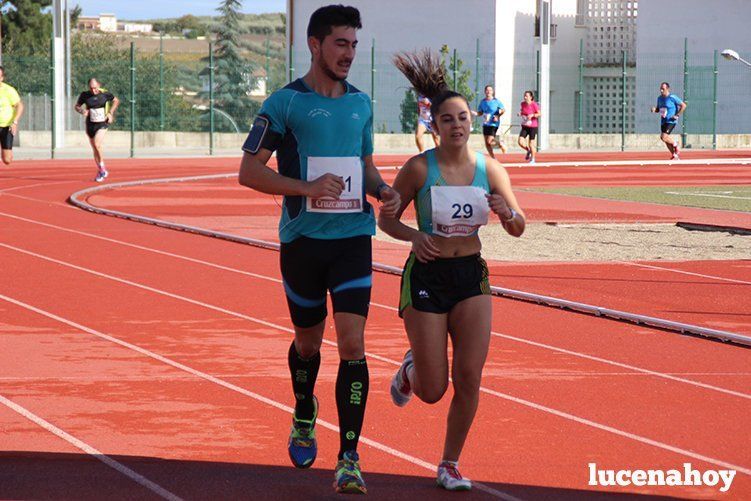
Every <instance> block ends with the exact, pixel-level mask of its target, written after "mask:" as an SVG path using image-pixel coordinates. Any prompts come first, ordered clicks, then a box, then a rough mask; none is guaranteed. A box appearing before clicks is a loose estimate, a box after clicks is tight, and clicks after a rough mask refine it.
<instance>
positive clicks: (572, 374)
mask: <svg viewBox="0 0 751 501" xmlns="http://www.w3.org/2000/svg"><path fill="white" fill-rule="evenodd" d="M214 375H215V376H216V377H218V378H222V379H251V378H253V377H255V376H256V374H254V373H251V372H247V373H218V374H214ZM494 375H495V376H502V377H504V378H507V379H509V378H520V379H527V380H535V379H537V380H543V379H550V378H566V379H576V380H581V379H591V378H603V377H618V378H624V379H633V378H642V377H646V376H649V374H639V373H637V372H633V371H629V372H589V371H587V372H576V371H544V372H543V371H537V372H530V371H528V370H521V369H520V370H516V371H514V370H503V371H498V370H496V371H495V374H494ZM670 375H673V376H716V377H726V376H735V377H751V372H672V373H670ZM189 380H191V376H182V375H176V376H175V375H170V376H166V375H150V376H137V375H120V376H117V377H115V376H101V377H95V376H0V382H4V383H55V382H59V381H76V382H82V383H95V382H98V381H104V382H109V381H122V382H127V381H136V382H143V381H152V382H157V381H189Z"/></svg>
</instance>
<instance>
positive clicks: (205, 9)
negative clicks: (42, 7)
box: [68, 0, 287, 20]
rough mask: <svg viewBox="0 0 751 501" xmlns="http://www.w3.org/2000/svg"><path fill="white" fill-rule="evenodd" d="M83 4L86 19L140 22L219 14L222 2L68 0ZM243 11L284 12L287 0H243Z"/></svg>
mask: <svg viewBox="0 0 751 501" xmlns="http://www.w3.org/2000/svg"><path fill="white" fill-rule="evenodd" d="M76 4H77V5H80V6H81V8H82V9H83V15H84V16H97V15H99V14H102V13H107V14H115V16H116V17H117V18H118V19H127V20H138V19H157V18H165V17H180V16H183V15H185V14H193V15H194V16H214V15H217V12H216V8H217V7H218V6H219V0H157V1H155V0H68V5H69V6H70V7H71V8H72V7H73V6H74V5H76ZM242 4H243V7H242V12H244V13H246V14H261V13H264V12H284V11H285V10H286V8H287V1H286V0H243V1H242Z"/></svg>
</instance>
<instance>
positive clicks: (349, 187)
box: [305, 157, 363, 214]
mask: <svg viewBox="0 0 751 501" xmlns="http://www.w3.org/2000/svg"><path fill="white" fill-rule="evenodd" d="M362 172H363V169H362V160H361V159H360V157H308V178H307V180H308V181H315V180H316V179H318V178H319V177H321V176H323V175H324V174H334V175H335V176H339V177H341V178H342V179H343V180H344V190H343V191H342V193H341V195H339V198H338V199H334V198H331V197H324V198H310V197H306V199H305V200H306V201H305V204H306V205H305V207H306V210H307V211H308V212H324V213H329V214H333V213H347V212H362V209H363V200H362V186H363V184H362Z"/></svg>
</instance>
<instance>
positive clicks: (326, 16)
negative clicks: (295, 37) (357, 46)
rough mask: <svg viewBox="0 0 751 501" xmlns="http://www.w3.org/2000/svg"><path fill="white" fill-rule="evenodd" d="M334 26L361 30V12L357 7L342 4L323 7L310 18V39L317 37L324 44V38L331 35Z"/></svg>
mask: <svg viewBox="0 0 751 501" xmlns="http://www.w3.org/2000/svg"><path fill="white" fill-rule="evenodd" d="M334 26H349V27H350V28H354V29H356V30H359V29H361V28H362V23H361V22H360V11H359V10H357V9H356V8H355V7H350V6H345V5H341V4H339V5H326V6H325V7H321V8H320V9H318V10H316V11H315V12H314V13H313V15H312V16H310V21H309V22H308V38H310V37H316V38H317V39H318V40H320V41H321V42H323V39H324V38H326V37H327V36H328V35H331V32H332V31H333V27H334Z"/></svg>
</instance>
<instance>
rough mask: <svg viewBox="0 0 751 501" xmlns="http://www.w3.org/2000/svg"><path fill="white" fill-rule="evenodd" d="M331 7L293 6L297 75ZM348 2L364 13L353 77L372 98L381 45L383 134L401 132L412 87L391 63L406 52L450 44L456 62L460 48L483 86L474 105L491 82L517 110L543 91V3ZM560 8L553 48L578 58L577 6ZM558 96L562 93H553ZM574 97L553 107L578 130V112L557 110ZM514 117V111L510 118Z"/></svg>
mask: <svg viewBox="0 0 751 501" xmlns="http://www.w3.org/2000/svg"><path fill="white" fill-rule="evenodd" d="M330 3H332V2H330V1H327V0H288V2H287V14H288V15H287V23H288V26H287V33H288V37H291V43H292V47H293V68H294V77H295V78H296V77H299V76H302V75H303V74H304V73H305V72H306V71H307V69H308V68H309V65H310V62H309V61H310V55H309V52H308V48H307V40H306V38H307V37H306V29H307V25H308V20H309V19H310V15H311V14H312V13H313V11H315V10H316V9H317V8H319V7H321V6H323V5H328V4H330ZM344 3H345V4H347V5H352V6H355V7H357V8H358V9H359V10H360V14H361V16H362V22H363V29H362V30H360V31H359V32H358V39H359V40H360V44H359V50H358V56H357V59H356V61H355V64H354V65H353V69H352V71H351V73H350V80H351V82H352V83H353V84H354V85H356V86H358V87H359V88H360V89H361V90H363V91H365V92H368V93H371V75H372V72H371V46H372V45H373V42H374V41H375V52H376V58H375V59H376V61H375V70H376V71H375V75H376V80H375V86H374V90H375V92H374V93H373V94H375V99H376V102H377V106H376V117H375V129H376V130H377V131H381V130H386V131H388V132H400V131H401V130H400V122H399V105H400V103H401V101H402V100H403V99H404V94H405V90H406V89H408V87H409V85H408V83H407V81H406V79H405V78H404V77H402V76H401V74H398V72H397V71H396V69H395V68H394V67H393V65H392V64H391V55H392V54H394V53H395V52H398V51H402V50H412V49H420V48H423V47H429V48H432V49H433V50H434V51H436V52H438V51H440V49H441V47H442V46H443V45H447V46H448V49H449V57H451V56H452V55H453V50H454V49H456V51H457V57H458V58H459V59H461V61H462V63H463V66H462V67H463V68H466V69H469V70H470V72H471V76H470V80H469V82H468V83H469V85H470V87H471V88H472V90H473V91H474V90H475V88H477V93H478V95H479V96H476V98H475V99H474V101H473V103H471V104H473V105H474V104H476V103H477V102H478V100H479V99H481V98H482V92H483V88H484V86H485V85H488V84H490V85H495V87H496V96H497V97H498V99H500V100H501V102H503V103H504V104H505V106H506V108H507V109H509V110H510V111H513V112H514V113H515V111H516V109H517V108H518V106H519V103H520V102H521V100H522V97H523V93H524V91H525V90H527V89H532V90H534V89H536V79H537V72H536V66H537V63H536V52H535V51H536V47H535V43H536V39H535V37H534V32H535V14H536V10H537V0H515V1H513V2H511V1H510V0H462V1H461V2H455V1H449V0H437V1H436V0H432V1H428V0H412V1H409V2H405V1H403V0H377V1H373V0H348V1H346V2H344ZM553 3H554V10H553V21H552V22H553V24H555V25H556V26H555V30H554V31H555V32H554V35H555V38H554V39H553V42H552V51H553V53H555V52H556V51H557V52H564V53H567V54H574V53H577V54H578V52H577V51H578V43H579V41H578V40H579V37H580V36H581V35H580V34H579V33H578V30H576V29H575V15H576V3H577V2H576V0H554V2H553ZM442 6H443V7H445V8H442ZM478 53H479V56H480V57H479V59H478V57H477V56H478ZM576 57H577V58H578V55H577V56H576ZM476 70H479V71H476ZM477 73H479V75H476V74H477ZM571 78H572V79H573V80H576V79H578V76H577V75H576V74H575V75H573V76H572V77H571ZM573 80H572V82H573ZM555 93H556V89H555V88H554V89H553V92H552V94H553V95H555ZM573 99H574V97H573V94H571V95H568V94H566V96H561V98H560V99H552V102H551V110H552V111H551V117H555V116H556V115H558V116H560V117H563V116H565V122H566V125H567V126H568V127H572V126H573V115H572V113H570V112H566V113H565V114H564V112H563V111H562V110H561V111H559V112H557V111H556V110H557V108H558V107H562V106H568V107H570V106H572V103H569V102H567V101H571V102H573ZM514 113H509V116H511V115H513V114H514ZM507 120H510V118H509V119H507ZM553 120H554V119H553ZM554 122H555V120H554ZM554 122H553V123H554ZM553 128H555V125H553Z"/></svg>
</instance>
